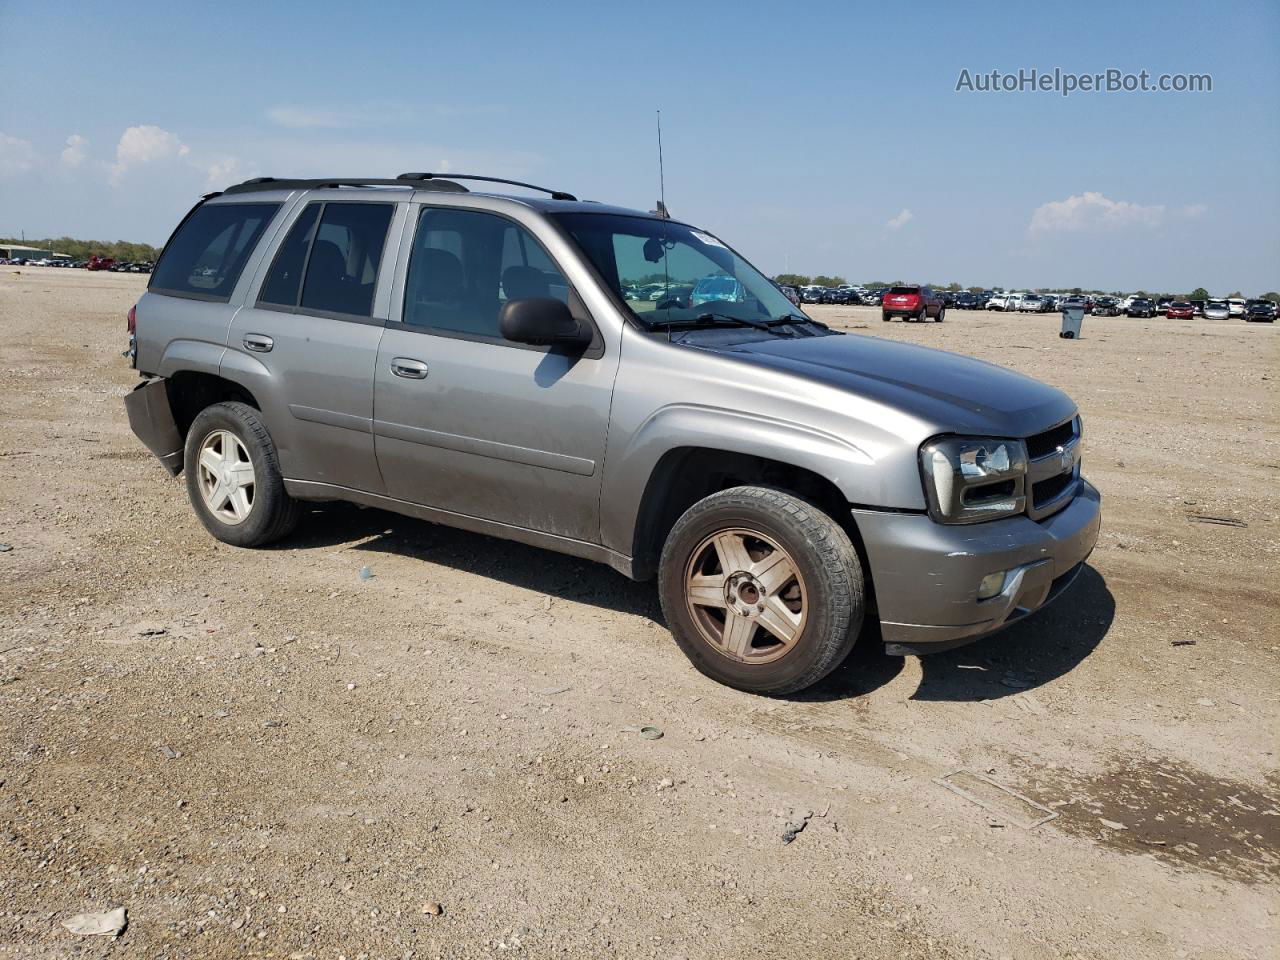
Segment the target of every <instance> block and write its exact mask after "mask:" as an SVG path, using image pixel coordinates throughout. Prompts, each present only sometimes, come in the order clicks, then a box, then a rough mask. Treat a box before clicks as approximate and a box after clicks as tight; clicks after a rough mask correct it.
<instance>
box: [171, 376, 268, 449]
mask: <svg viewBox="0 0 1280 960" xmlns="http://www.w3.org/2000/svg"><path fill="white" fill-rule="evenodd" d="M165 392H166V394H167V395H168V398H169V409H170V410H171V411H172V412H173V421H174V426H176V427H177V429H178V434H179V435H180V436H181V437H182V438H183V439H184V440H185V439H186V436H187V432H188V431H189V430H190V429H191V424H192V423H193V422H194V421H195V419H196V417H197V416H199V414H200V411H201V410H204V409H205V408H206V407H210V406H212V405H213V404H215V403H224V402H226V401H229V400H238V401H240V402H241V403H247V404H248V405H249V406H251V407H253V408H254V409H255V410H261V409H262V407H261V405H260V404H259V403H258V400H257V398H256V397H255V396H254V395H253V392H252V391H250V390H249V389H248V388H247V387H245V386H244V385H243V384H240V383H237V382H236V381H234V380H229V379H227V378H226V377H223V376H220V375H219V374H216V373H209V372H207V371H204V370H178V371H175V372H174V373H172V374H170V375H169V377H167V378H166V380H165Z"/></svg>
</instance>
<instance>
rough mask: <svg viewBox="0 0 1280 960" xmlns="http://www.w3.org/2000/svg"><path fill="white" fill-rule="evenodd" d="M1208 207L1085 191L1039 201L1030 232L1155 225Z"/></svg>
mask: <svg viewBox="0 0 1280 960" xmlns="http://www.w3.org/2000/svg"><path fill="white" fill-rule="evenodd" d="M1208 209H1209V208H1208V207H1206V206H1205V205H1204V204H1202V203H1197V204H1191V205H1189V206H1185V207H1175V208H1172V209H1171V208H1170V207H1168V206H1166V205H1165V204H1163V203H1157V204H1150V205H1144V204H1141V203H1130V202H1129V201H1127V200H1112V199H1110V198H1109V197H1104V196H1103V195H1102V194H1101V193H1097V192H1094V191H1086V192H1084V193H1081V194H1076V195H1075V196H1070V197H1067V199H1065V200H1052V201H1050V202H1049V203H1043V204H1041V205H1040V206H1038V207H1036V209H1035V210H1034V211H1033V212H1032V214H1031V223H1030V225H1029V226H1028V228H1027V229H1028V230H1029V231H1030V232H1031V233H1052V232H1059V231H1061V232H1080V231H1084V230H1097V229H1115V228H1118V227H1129V226H1140V227H1158V226H1160V225H1161V224H1162V223H1164V222H1165V221H1166V220H1168V219H1171V218H1194V217H1199V216H1203V215H1204V213H1205V212H1206V211H1207V210H1208Z"/></svg>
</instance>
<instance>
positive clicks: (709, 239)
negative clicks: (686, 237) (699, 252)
mask: <svg viewBox="0 0 1280 960" xmlns="http://www.w3.org/2000/svg"><path fill="white" fill-rule="evenodd" d="M689 232H690V233H692V234H693V236H694V238H695V239H697V240H699V241H701V242H702V243H705V244H706V245H707V246H708V247H723V246H724V244H723V243H721V242H720V241H719V240H717V239H716V238H715V237H713V236H712V235H711V234H709V233H702V232H701V231H699V230H690V231H689Z"/></svg>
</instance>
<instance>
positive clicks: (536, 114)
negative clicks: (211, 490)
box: [0, 0, 1280, 295]
mask: <svg viewBox="0 0 1280 960" xmlns="http://www.w3.org/2000/svg"><path fill="white" fill-rule="evenodd" d="M1020 69H1021V70H1025V71H1030V70H1032V69H1036V70H1038V71H1041V72H1042V73H1045V72H1047V73H1049V74H1052V72H1053V71H1054V70H1055V69H1058V70H1061V71H1063V72H1066V73H1073V74H1093V73H1098V72H1104V71H1106V70H1108V69H1114V70H1117V71H1120V72H1122V73H1133V74H1137V73H1138V72H1140V71H1143V70H1145V71H1147V72H1148V73H1149V74H1150V77H1151V80H1150V82H1155V81H1156V78H1158V77H1159V76H1160V75H1161V74H1207V75H1209V76H1210V77H1211V78H1212V90H1211V91H1208V92H1124V91H1116V92H1106V91H1102V92H1092V91H1090V92H1081V91H1076V92H1074V93H1072V94H1071V95H1070V96H1065V97H1064V96H1062V95H1061V93H1059V92H1052V91H1051V92H1041V91H1033V90H1024V91H1015V92H1004V91H996V92H982V91H981V90H977V89H962V90H957V85H958V84H959V83H960V82H961V81H962V78H963V77H964V76H965V74H963V73H962V71H968V74H967V76H968V77H969V78H970V81H971V85H972V86H977V85H978V82H979V81H978V80H976V79H975V78H978V77H981V76H985V75H989V74H990V73H991V71H993V70H995V71H999V72H1001V73H1002V74H1015V75H1016V74H1017V73H1018V71H1019V70H1020ZM659 110H661V112H662V128H663V146H664V155H665V180H666V184H665V188H666V200H667V206H668V208H669V209H670V211H671V213H672V215H673V216H674V217H676V218H678V219H681V220H685V221H688V222H692V223H694V224H696V225H698V226H701V227H703V228H705V229H707V230H710V231H712V232H714V233H715V234H717V235H719V236H720V237H722V238H723V239H724V240H726V242H728V243H730V244H731V245H733V246H734V247H735V248H737V249H738V250H739V251H740V252H741V253H743V254H744V255H745V256H747V257H748V258H749V259H751V260H752V261H753V262H755V263H756V265H757V266H758V267H760V268H761V269H762V270H764V271H765V272H767V273H769V274H771V275H772V274H776V273H779V272H784V271H786V272H794V273H803V274H818V273H825V274H839V275H842V276H845V277H847V278H849V279H850V280H851V281H855V282H856V281H870V280H886V281H893V280H902V281H906V282H933V283H939V282H941V283H946V282H951V281H957V282H960V283H963V284H965V285H966V286H968V285H983V286H1002V287H1009V288H1020V287H1070V286H1082V287H1085V288H1100V289H1107V290H1136V289H1147V290H1153V291H1166V292H1187V291H1190V290H1191V289H1193V288H1195V287H1198V286H1204V287H1206V288H1207V289H1208V290H1209V291H1210V293H1212V294H1215V295H1224V294H1226V293H1230V292H1234V291H1236V290H1241V291H1243V292H1244V293H1246V294H1247V295H1254V294H1257V293H1261V292H1264V291H1270V290H1277V289H1280V2H1277V0H1258V2H1229V0H1228V2H1221V0H1215V2H1180V0H1172V2H1166V3H1161V4H1148V3H1131V4H1123V3H1117V2H1114V0H1113V2H1109V3H1094V2H1090V0H1085V2H1073V3H1070V4H1039V3H1026V2H1023V3H1017V4H1014V3H984V2H981V0H975V2H970V3H964V4H958V3H954V2H946V3H931V2H918V3H901V4H884V3H876V4H871V3H867V4H856V3H848V2H843V3H805V2H793V3H790V4H777V3H771V4H764V3H754V2H750V0H738V2H726V3H699V2H696V0H683V2H679V3H667V2H664V0H652V2H650V3H647V4H643V5H634V4H611V3H601V2H599V0H593V2H589V3H569V2H566V3H541V4H531V3H527V2H523V0H521V2H512V3H472V4H458V3H449V4H436V3H432V2H420V3H383V4H378V3H366V4H354V3H330V2H326V0H311V2H308V3H307V4H305V5H303V4H298V5H292V4H267V3H261V2H258V3H238V2H228V0H222V2H219V3H217V4H173V3H154V4H153V3H148V2H144V0H131V2H130V3H127V4H123V5H121V4H114V5H104V4H97V3H78V2H73V0H59V2H58V3H32V2H30V0H21V2H12V0H0V236H8V235H13V236H17V235H19V234H20V233H21V232H23V231H25V234H26V236H27V237H28V238H32V237H43V236H62V235H70V236H75V237H80V238H86V239H88V238H92V239H106V240H115V239H122V240H133V241H141V242H147V243H152V244H156V245H159V244H161V243H163V242H164V240H165V239H166V237H167V236H168V234H169V232H170V231H171V230H172V228H173V226H174V225H175V224H176V223H177V221H178V220H179V219H180V218H181V217H182V216H183V214H184V213H185V212H186V211H187V209H188V208H189V207H190V206H191V205H192V203H193V202H194V201H195V200H196V199H197V198H198V197H199V196H200V195H201V194H203V193H206V192H208V191H211V190H217V189H221V188H223V187H225V186H227V185H229V184H231V183H234V182H238V181H239V180H243V179H245V178H247V177H249V176H256V175H270V176H277V177H290V176H370V177H373V176H379V177H381V176H394V175H396V174H398V173H402V172H405V171H408V170H431V171H453V172H455V173H458V172H462V173H480V174H490V175H495V176H505V177H511V178H515V179H521V180H530V181H532V182H535V183H541V184H545V185H548V186H551V187H555V188H557V189H562V190H567V191H570V192H572V193H574V194H576V195H578V196H580V197H585V198H590V199H596V200H602V201H606V202H610V203H616V204H620V205H623V206H630V207H636V208H639V209H644V210H648V209H652V207H653V205H654V201H655V200H656V199H657V197H658V192H659V178H658V157H657V139H656V128H655V127H656V125H655V121H656V115H657V111H659Z"/></svg>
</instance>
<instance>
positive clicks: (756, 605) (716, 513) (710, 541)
mask: <svg viewBox="0 0 1280 960" xmlns="http://www.w3.org/2000/svg"><path fill="white" fill-rule="evenodd" d="M659 594H660V597H661V600H662V611H663V614H664V615H665V617H666V620H667V625H668V626H669V628H670V629H671V632H672V634H673V635H674V636H675V639H676V643H677V644H679V646H680V649H681V650H683V651H684V653H685V655H686V656H687V657H688V658H689V659H690V661H692V663H693V665H694V666H695V667H696V668H697V669H698V670H699V671H700V672H702V673H703V674H705V675H706V676H708V677H710V678H711V679H713V680H715V681H717V682H719V683H723V684H725V685H727V686H730V687H735V688H737V689H739V690H746V691H749V692H751V693H759V694H764V695H766V696H781V695H785V694H789V693H795V692H796V691H798V690H803V689H805V688H806V687H809V686H812V685H813V684H815V683H817V682H818V681H819V680H821V679H822V678H823V677H825V676H826V675H827V674H829V673H830V672H831V671H832V670H834V669H835V668H836V667H837V666H839V665H840V663H841V662H842V661H843V660H844V659H845V657H847V656H848V654H849V651H850V650H851V649H852V647H853V644H854V641H855V640H856V639H857V636H858V632H859V631H860V630H861V627H862V619H863V614H864V609H865V600H864V586H863V577H862V565H861V563H860V562H859V560H858V555H857V552H856V551H855V550H854V548H853V544H852V542H851V541H850V540H849V535H848V534H847V533H846V532H845V531H844V529H843V528H842V527H841V526H840V525H839V524H838V523H836V522H835V521H834V520H833V519H832V518H831V517H829V516H828V515H827V514H826V513H824V512H823V511H821V510H819V509H818V508H817V507H815V506H814V505H813V504H811V503H809V502H807V501H805V500H802V499H800V498H799V497H796V496H794V495H792V494H790V493H786V492H784V491H781V490H774V489H771V488H768V487H755V486H744V487H733V488H731V489H728V490H724V491H721V492H720V493H715V494H712V495H711V496H709V497H707V498H705V499H703V500H700V501H698V502H697V503H695V504H694V505H693V506H692V507H690V508H689V509H688V510H687V511H686V512H685V513H684V515H683V516H682V517H680V519H679V520H678V521H676V524H675V526H674V527H673V528H672V530H671V533H670V534H669V535H668V537H667V542H666V545H665V546H664V547H663V551H662V560H661V564H660V567H659Z"/></svg>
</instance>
